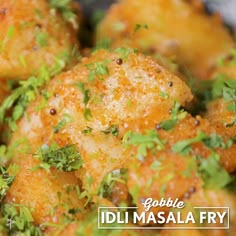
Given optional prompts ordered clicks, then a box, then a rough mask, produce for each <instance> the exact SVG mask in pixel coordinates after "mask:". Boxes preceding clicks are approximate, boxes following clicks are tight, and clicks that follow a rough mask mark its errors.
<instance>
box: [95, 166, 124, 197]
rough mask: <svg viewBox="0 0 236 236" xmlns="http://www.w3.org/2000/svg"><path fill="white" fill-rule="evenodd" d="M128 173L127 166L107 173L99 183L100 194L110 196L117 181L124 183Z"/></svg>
mask: <svg viewBox="0 0 236 236" xmlns="http://www.w3.org/2000/svg"><path fill="white" fill-rule="evenodd" d="M127 174H128V172H127V169H125V168H122V169H119V170H114V171H112V172H111V173H109V174H107V175H106V176H105V177H104V179H103V180H102V182H101V183H100V185H99V188H98V195H99V196H101V197H104V198H109V197H110V195H111V193H112V189H113V187H114V185H115V183H116V182H120V183H123V184H125V183H126V180H127Z"/></svg>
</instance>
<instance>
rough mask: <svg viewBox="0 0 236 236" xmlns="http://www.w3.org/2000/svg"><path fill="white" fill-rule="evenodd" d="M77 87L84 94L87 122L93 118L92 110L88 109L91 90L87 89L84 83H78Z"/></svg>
mask: <svg viewBox="0 0 236 236" xmlns="http://www.w3.org/2000/svg"><path fill="white" fill-rule="evenodd" d="M76 86H77V87H78V88H79V90H80V91H81V92H82V93H83V95H84V98H83V103H84V105H85V108H84V118H85V119H86V120H89V118H90V117H92V113H91V110H90V109H89V108H88V107H87V105H88V102H89V99H90V90H89V89H86V88H85V84H84V83H83V82H78V83H76Z"/></svg>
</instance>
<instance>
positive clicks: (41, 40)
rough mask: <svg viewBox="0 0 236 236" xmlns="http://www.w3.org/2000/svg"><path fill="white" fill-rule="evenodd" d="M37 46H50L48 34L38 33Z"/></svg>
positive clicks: (36, 35)
mask: <svg viewBox="0 0 236 236" xmlns="http://www.w3.org/2000/svg"><path fill="white" fill-rule="evenodd" d="M35 37H36V42H37V44H38V45H39V46H40V47H41V48H42V47H46V46H48V34H47V33H44V32H41V31H40V32H37V33H36V34H35Z"/></svg>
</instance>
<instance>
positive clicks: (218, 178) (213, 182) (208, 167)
mask: <svg viewBox="0 0 236 236" xmlns="http://www.w3.org/2000/svg"><path fill="white" fill-rule="evenodd" d="M219 159H220V157H219V156H218V155H217V154H216V153H212V155H211V156H210V157H208V158H207V159H203V158H201V159H200V166H199V167H198V171H199V173H200V174H201V176H202V178H203V181H204V187H205V188H211V189H221V188H223V187H225V186H226V185H228V184H229V183H230V182H231V181H232V178H231V177H230V175H229V174H228V172H227V171H226V170H225V169H224V168H223V167H222V166H221V165H220V163H219Z"/></svg>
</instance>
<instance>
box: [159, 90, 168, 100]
mask: <svg viewBox="0 0 236 236" xmlns="http://www.w3.org/2000/svg"><path fill="white" fill-rule="evenodd" d="M160 96H161V97H163V98H165V99H167V98H169V94H168V93H165V92H163V91H161V92H160Z"/></svg>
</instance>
